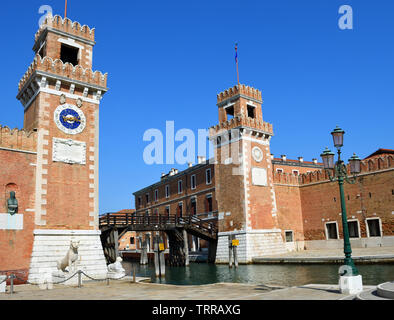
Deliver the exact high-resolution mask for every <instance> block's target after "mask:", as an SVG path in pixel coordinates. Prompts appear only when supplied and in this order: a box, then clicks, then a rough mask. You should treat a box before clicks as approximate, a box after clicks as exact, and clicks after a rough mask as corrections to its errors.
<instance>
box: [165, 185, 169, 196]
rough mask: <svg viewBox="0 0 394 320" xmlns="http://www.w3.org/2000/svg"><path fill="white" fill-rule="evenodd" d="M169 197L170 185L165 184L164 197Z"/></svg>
mask: <svg viewBox="0 0 394 320" xmlns="http://www.w3.org/2000/svg"><path fill="white" fill-rule="evenodd" d="M169 197H170V186H169V185H166V198H169Z"/></svg>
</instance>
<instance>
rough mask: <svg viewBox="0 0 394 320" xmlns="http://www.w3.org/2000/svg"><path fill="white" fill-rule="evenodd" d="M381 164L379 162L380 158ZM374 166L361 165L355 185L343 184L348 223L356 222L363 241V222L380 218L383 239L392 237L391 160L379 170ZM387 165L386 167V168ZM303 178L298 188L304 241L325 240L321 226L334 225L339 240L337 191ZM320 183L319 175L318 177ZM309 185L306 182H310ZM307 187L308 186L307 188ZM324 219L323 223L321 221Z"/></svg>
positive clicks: (332, 185) (333, 184)
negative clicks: (358, 224)
mask: <svg viewBox="0 0 394 320" xmlns="http://www.w3.org/2000/svg"><path fill="white" fill-rule="evenodd" d="M382 160H383V158H382ZM375 164H376V163H372V166H371V167H370V168H368V163H367V162H365V163H364V164H363V166H362V168H363V171H362V174H361V176H360V177H359V178H358V181H357V183H356V184H354V185H352V184H348V183H346V182H345V184H344V193H345V201H346V210H347V217H348V219H358V221H359V223H360V229H361V236H362V237H366V236H367V233H366V222H365V221H366V220H365V219H366V218H380V219H381V221H382V229H383V235H384V236H393V235H394V218H393V214H392V212H393V209H394V195H393V192H394V191H393V190H394V183H393V181H394V171H393V170H390V168H392V166H393V162H392V160H390V159H389V158H385V159H384V160H383V161H382V170H378V168H377V166H375ZM389 165H390V166H389ZM316 176H317V174H314V175H313V177H312V178H311V177H306V178H305V179H303V180H306V181H308V182H306V184H304V185H302V186H301V188H300V195H301V202H302V211H303V222H304V233H305V240H323V239H326V235H325V223H326V222H332V221H337V222H338V229H339V235H340V237H342V231H341V230H342V218H341V215H340V214H339V213H340V212H341V205H340V196H339V187H338V183H337V182H327V181H326V182H324V181H320V180H319V179H317V178H316ZM321 177H322V180H323V175H321ZM311 180H312V181H313V182H310V181H311ZM308 183H309V184H308ZM323 219H324V221H323Z"/></svg>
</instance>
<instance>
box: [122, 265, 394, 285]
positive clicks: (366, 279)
mask: <svg viewBox="0 0 394 320" xmlns="http://www.w3.org/2000/svg"><path fill="white" fill-rule="evenodd" d="M122 264H123V267H124V268H125V270H126V273H127V274H128V275H131V274H132V272H133V269H134V268H135V270H136V275H137V276H139V277H148V278H151V280H152V282H154V283H165V284H174V285H200V284H211V283H219V282H233V283H249V284H264V285H279V286H300V285H305V284H311V283H315V284H316V283H318V284H338V279H339V278H338V269H339V267H340V265H328V264H327V265H326V264H322V265H295V264H294V265H291V264H281V265H260V264H259V265H239V267H238V269H235V268H234V267H233V268H232V269H230V268H229V267H228V265H213V264H208V263H190V266H189V267H187V268H185V267H168V266H166V276H165V278H163V279H156V277H155V271H154V265H153V264H149V265H144V266H141V265H140V264H139V262H137V261H123V263H122ZM357 268H358V270H359V272H360V274H361V275H362V276H363V284H364V285H378V284H380V283H383V282H387V281H393V280H394V265H390V264H373V265H358V266H357Z"/></svg>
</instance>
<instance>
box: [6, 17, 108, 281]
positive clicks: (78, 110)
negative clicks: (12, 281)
mask: <svg viewBox="0 0 394 320" xmlns="http://www.w3.org/2000/svg"><path fill="white" fill-rule="evenodd" d="M94 45H95V29H91V28H89V27H88V26H81V25H80V24H79V23H78V22H72V21H71V20H70V19H68V18H65V19H63V18H62V17H60V16H52V15H50V14H49V15H48V16H47V17H46V19H45V21H44V22H43V24H42V25H41V27H40V28H39V30H38V32H37V33H36V35H35V41H34V46H33V51H34V53H35V57H34V60H33V62H32V64H31V65H30V66H29V68H28V70H27V72H26V73H25V75H24V76H23V77H22V79H21V80H20V82H19V87H18V95H17V99H18V100H19V101H20V102H21V103H22V105H23V108H24V127H23V131H24V132H28V133H29V137H30V136H31V137H32V138H31V140H34V141H33V143H32V144H33V146H29V150H27V148H24V146H23V145H20V146H19V145H15V146H13V148H14V149H15V150H16V152H24V153H26V152H29V157H31V158H32V159H30V160H29V163H28V165H26V167H25V168H24V170H22V171H24V172H25V173H26V174H28V175H30V176H31V181H32V182H31V183H30V184H29V185H28V186H27V185H26V186H25V185H24V182H23V181H20V182H18V179H19V178H15V177H16V176H17V173H12V172H10V176H12V177H13V181H11V182H12V183H11V184H10V190H11V189H12V188H16V189H17V192H16V194H17V198H18V197H19V199H20V200H21V201H20V202H21V206H22V207H23V209H22V212H21V215H22V216H21V217H20V218H21V219H22V220H21V221H22V224H20V225H19V229H17V231H16V230H13V229H12V227H10V226H7V228H8V229H10V230H8V229H7V228H5V229H6V230H5V231H4V234H2V233H1V232H2V231H0V238H2V237H4V238H5V239H8V238H9V237H11V230H13V231H12V232H17V233H18V234H17V236H16V238H21V239H24V240H25V241H24V244H23V245H22V244H21V245H9V246H8V247H6V248H2V251H4V252H1V255H2V256H3V254H4V255H14V257H15V258H14V260H15V261H13V262H12V263H11V262H10V265H12V269H16V270H22V271H25V273H24V275H26V276H27V277H28V279H29V281H30V282H37V281H39V277H40V274H42V273H43V272H46V273H47V272H50V271H56V262H57V261H58V260H59V259H61V258H63V257H64V255H65V254H66V253H67V251H68V249H69V247H70V242H71V241H72V240H76V241H79V242H80V247H79V262H78V264H79V268H80V269H82V270H84V271H85V272H86V273H87V274H89V275H90V276H96V277H97V276H105V275H106V271H107V268H106V262H105V258H104V253H103V249H102V245H101V241H100V231H99V222H98V220H99V219H98V216H99V201H98V199H99V198H98V193H99V107H100V102H101V99H102V97H103V95H104V94H105V93H106V92H107V90H108V89H107V74H103V73H101V72H99V71H93V70H92V65H93V47H94ZM25 140H26V141H27V139H25ZM22 169H23V168H22ZM10 170H12V168H11V169H10ZM18 170H19V169H18ZM24 198H26V199H24ZM18 241H19V240H18ZM8 243H11V242H8ZM21 246H23V248H21ZM18 251H19V252H18ZM1 260H2V261H5V260H6V259H1ZM0 264H2V263H0ZM4 264H6V262H4ZM7 268H8V269H10V266H9V265H5V266H2V265H0V270H4V269H7ZM26 270H27V271H26Z"/></svg>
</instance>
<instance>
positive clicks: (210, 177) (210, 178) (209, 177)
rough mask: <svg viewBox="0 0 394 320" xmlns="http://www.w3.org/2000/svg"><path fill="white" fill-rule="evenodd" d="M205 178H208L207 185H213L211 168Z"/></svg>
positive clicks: (206, 172)
mask: <svg viewBox="0 0 394 320" xmlns="http://www.w3.org/2000/svg"><path fill="white" fill-rule="evenodd" d="M205 177H206V184H211V183H212V173H211V169H210V168H209V169H207V170H206V171H205Z"/></svg>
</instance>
